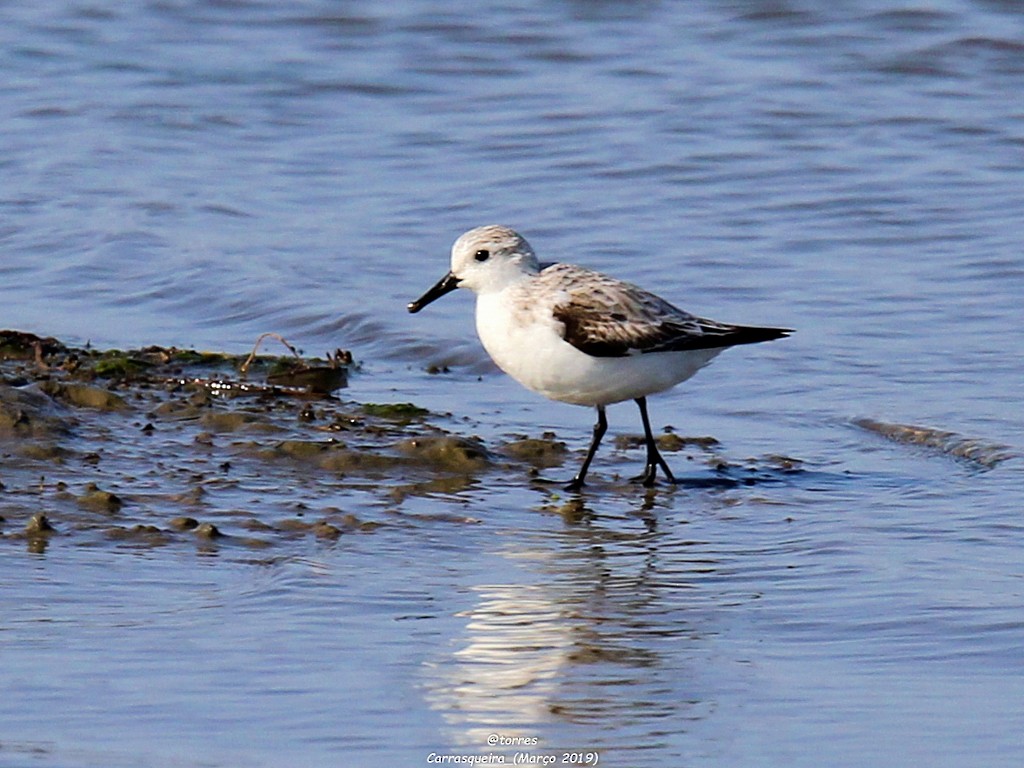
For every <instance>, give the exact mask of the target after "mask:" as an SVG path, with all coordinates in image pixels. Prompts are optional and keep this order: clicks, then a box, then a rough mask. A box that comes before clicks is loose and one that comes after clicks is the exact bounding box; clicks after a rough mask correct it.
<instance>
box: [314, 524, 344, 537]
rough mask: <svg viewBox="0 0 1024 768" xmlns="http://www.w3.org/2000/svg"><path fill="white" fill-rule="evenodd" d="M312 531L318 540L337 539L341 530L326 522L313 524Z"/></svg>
mask: <svg viewBox="0 0 1024 768" xmlns="http://www.w3.org/2000/svg"><path fill="white" fill-rule="evenodd" d="M312 531H313V535H314V536H316V537H317V538H318V539H337V538H339V537H340V536H341V528H338V527H337V526H335V525H331V524H330V523H328V522H327V521H326V520H321V521H320V522H318V523H314V524H313V527H312Z"/></svg>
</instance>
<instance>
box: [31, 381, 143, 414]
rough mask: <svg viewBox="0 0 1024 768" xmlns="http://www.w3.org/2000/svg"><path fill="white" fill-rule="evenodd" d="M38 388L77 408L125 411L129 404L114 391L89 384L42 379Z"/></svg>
mask: <svg viewBox="0 0 1024 768" xmlns="http://www.w3.org/2000/svg"><path fill="white" fill-rule="evenodd" d="M39 388H40V389H41V390H43V391H44V392H45V393H46V394H48V395H49V396H50V397H52V398H53V399H55V400H60V401H62V402H65V403H68V404H69V405H73V406H76V407H78V408H92V409H94V410H97V411H127V410H130V406H129V405H128V403H127V402H125V399H124V398H123V397H121V396H120V395H118V394H116V393H115V392H111V391H110V390H109V389H104V388H103V387H94V386H92V385H91V384H80V383H78V382H68V383H67V384H62V383H61V382H58V381H44V382H41V383H40V384H39Z"/></svg>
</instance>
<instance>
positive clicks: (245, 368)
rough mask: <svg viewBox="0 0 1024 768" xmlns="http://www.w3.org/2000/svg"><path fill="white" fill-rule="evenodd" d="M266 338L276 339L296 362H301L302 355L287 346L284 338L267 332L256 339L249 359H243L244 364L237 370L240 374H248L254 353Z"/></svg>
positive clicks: (254, 357)
mask: <svg viewBox="0 0 1024 768" xmlns="http://www.w3.org/2000/svg"><path fill="white" fill-rule="evenodd" d="M268 336H270V337H271V338H274V339H277V340H278V341H279V342H281V343H282V344H284V345H285V346H286V347H288V349H289V351H290V352H291V353H292V354H293V355H295V358H296V359H297V360H302V355H300V354H299V351H298V350H297V349H295V347H293V346H292V345H291V344H289V343H288V342H287V341H286V340H285V338H284V336H282V335H281V334H279V333H274V332H273V331H268V332H267V333H261V334H260V337H259V338H258V339H256V343H255V344H254V345H253V348H252V352H250V353H249V357H247V358H246V359H245V362H244V363H242V365H241V367H240V368H239V370H240V371H241V372H242V373H248V372H249V366H250V365H252V361H253V360H255V359H256V352H257V351H258V350H259V348H260V344H262V343H263V340H264V339H265V338H267V337H268Z"/></svg>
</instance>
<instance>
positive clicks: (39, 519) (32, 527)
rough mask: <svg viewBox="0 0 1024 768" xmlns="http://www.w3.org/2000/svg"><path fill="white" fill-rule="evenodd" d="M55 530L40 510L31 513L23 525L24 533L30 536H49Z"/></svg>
mask: <svg viewBox="0 0 1024 768" xmlns="http://www.w3.org/2000/svg"><path fill="white" fill-rule="evenodd" d="M56 530H57V529H56V528H54V527H53V526H52V525H51V524H50V521H49V520H48V519H47V517H46V515H44V514H43V513H42V512H36V513H35V514H34V515H32V517H31V518H30V519H29V521H28V523H26V525H25V535H26V536H30V537H31V536H49V535H50V534H51V533H55V532H56Z"/></svg>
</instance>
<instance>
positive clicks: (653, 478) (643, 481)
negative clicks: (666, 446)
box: [629, 462, 676, 488]
mask: <svg viewBox="0 0 1024 768" xmlns="http://www.w3.org/2000/svg"><path fill="white" fill-rule="evenodd" d="M659 466H660V467H661V471H662V472H664V473H665V480H667V481H668V484H669V485H675V484H676V478H675V476H674V475H673V474H672V472H671V470H669V468H668V467H667V466H665V464H664V462H655V463H651V464H648V465H647V466H646V467H644V473H643V474H642V475H637V476H636V477H631V478H630V479H629V482H631V483H638V484H640V485H642V486H644V488H651V487H653V486H654V484H655V483H656V482H657V480H658V467H659Z"/></svg>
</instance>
